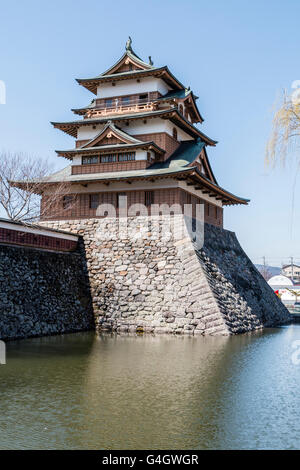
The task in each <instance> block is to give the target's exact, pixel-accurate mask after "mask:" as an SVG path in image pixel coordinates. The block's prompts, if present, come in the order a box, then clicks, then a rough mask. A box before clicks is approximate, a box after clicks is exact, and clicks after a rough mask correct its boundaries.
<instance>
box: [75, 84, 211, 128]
mask: <svg viewBox="0 0 300 470" xmlns="http://www.w3.org/2000/svg"><path fill="white" fill-rule="evenodd" d="M167 95H168V94H167ZM189 96H191V98H192V103H193V108H194V113H195V115H196V116H197V121H195V122H200V124H202V123H203V122H204V118H203V117H202V116H201V113H200V111H199V109H198V106H197V104H196V97H195V95H194V93H193V92H192V91H189V92H188V93H187V94H186V95H185V96H176V94H174V96H161V97H160V98H157V99H156V100H154V102H157V103H159V102H161V101H166V102H169V103H174V102H176V103H177V102H178V101H182V102H184V101H185V100H186V99H187V98H188V97H189ZM72 111H73V110H72ZM76 111H82V110H80V109H78V110H76ZM78 114H79V113H78ZM82 114H83V113H82Z"/></svg>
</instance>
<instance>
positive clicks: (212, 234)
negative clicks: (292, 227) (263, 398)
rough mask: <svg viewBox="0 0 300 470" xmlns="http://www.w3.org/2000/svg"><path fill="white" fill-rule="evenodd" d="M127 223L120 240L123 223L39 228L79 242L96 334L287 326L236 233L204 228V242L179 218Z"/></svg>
mask: <svg viewBox="0 0 300 470" xmlns="http://www.w3.org/2000/svg"><path fill="white" fill-rule="evenodd" d="M128 222H129V225H132V224H134V223H135V224H137V227H135V229H134V230H133V231H132V232H131V233H130V230H129V233H126V231H124V233H122V236H121V237H120V236H119V231H118V224H119V223H122V222H120V219H118V220H116V219H109V218H106V219H87V220H73V221H58V222H43V225H46V226H49V227H53V228H56V229H60V230H67V231H70V232H74V233H79V234H80V235H82V236H83V239H84V246H85V252H86V260H87V268H88V274H89V280H90V287H91V295H92V301H93V310H94V316H95V323H96V327H97V328H98V329H99V330H113V331H118V332H128V331H129V332H136V331H143V332H155V333H176V334H192V335H198V334H200V335H207V334H213V335H216V334H222V335H229V334H236V333H244V332H247V331H252V330H255V329H261V328H263V327H266V326H268V327H271V326H277V325H280V324H284V323H288V322H289V321H290V317H289V314H288V311H287V310H286V308H285V307H284V306H283V304H282V303H281V301H280V300H279V299H278V298H277V297H276V295H275V294H274V293H273V291H272V289H271V288H270V287H269V286H268V284H267V283H266V282H265V281H264V279H263V278H262V276H261V275H260V274H259V272H258V271H257V270H256V268H255V267H254V265H253V264H252V262H251V261H250V260H249V258H248V257H247V256H246V254H245V253H244V251H243V250H242V248H241V247H240V245H239V243H238V241H237V239H236V236H235V234H234V233H232V232H229V231H226V230H223V229H220V228H217V227H214V226H212V225H208V224H206V225H205V233H204V244H203V243H202V242H203V231H202V230H201V228H203V226H200V228H199V227H198V233H197V237H196V238H195V237H193V235H189V233H190V228H189V227H188V226H187V224H186V222H187V219H184V218H183V217H182V216H173V217H171V218H170V217H167V216H164V217H163V218H162V217H161V218H158V217H156V218H155V217H154V218H151V219H150V218H149V217H137V218H135V219H128ZM166 224H168V225H169V227H170V228H169V230H167V231H166V230H165V226H166ZM137 229H138V230H137ZM162 230H165V232H166V233H165V238H159V237H156V239H151V238H149V236H150V235H151V234H152V235H153V233H155V232H158V231H162ZM180 231H181V234H180V236H176V235H178V232H180Z"/></svg>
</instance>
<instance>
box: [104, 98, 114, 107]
mask: <svg viewBox="0 0 300 470" xmlns="http://www.w3.org/2000/svg"><path fill="white" fill-rule="evenodd" d="M105 106H106V107H107V108H112V107H113V100H112V99H111V98H109V99H108V100H105Z"/></svg>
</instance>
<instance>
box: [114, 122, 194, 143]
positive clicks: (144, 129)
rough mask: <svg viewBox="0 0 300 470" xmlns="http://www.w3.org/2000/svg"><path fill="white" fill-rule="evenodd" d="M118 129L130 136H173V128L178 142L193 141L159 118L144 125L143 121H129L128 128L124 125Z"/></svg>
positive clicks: (170, 123)
mask: <svg viewBox="0 0 300 470" xmlns="http://www.w3.org/2000/svg"><path fill="white" fill-rule="evenodd" d="M119 127H121V129H122V130H123V131H124V132H127V133H128V134H130V135H138V134H152V133H155V132H166V133H167V134H169V135H170V136H172V135H173V128H174V127H175V128H176V129H177V135H178V140H179V141H181V140H193V138H192V137H191V136H190V135H188V134H186V133H185V132H184V131H183V130H181V129H180V128H179V127H178V126H175V125H174V124H173V123H172V122H170V121H168V120H166V119H161V118H151V119H148V120H147V123H146V124H144V122H143V119H139V120H135V121H129V126H126V124H125V123H121V124H119Z"/></svg>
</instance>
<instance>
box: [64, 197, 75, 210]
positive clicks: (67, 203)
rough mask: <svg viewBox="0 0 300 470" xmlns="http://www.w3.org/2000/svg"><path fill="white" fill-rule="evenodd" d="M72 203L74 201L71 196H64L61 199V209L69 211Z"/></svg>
mask: <svg viewBox="0 0 300 470" xmlns="http://www.w3.org/2000/svg"><path fill="white" fill-rule="evenodd" d="M73 201H74V199H73V196H64V197H63V208H64V209H65V210H67V209H71V207H72V204H73Z"/></svg>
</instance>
